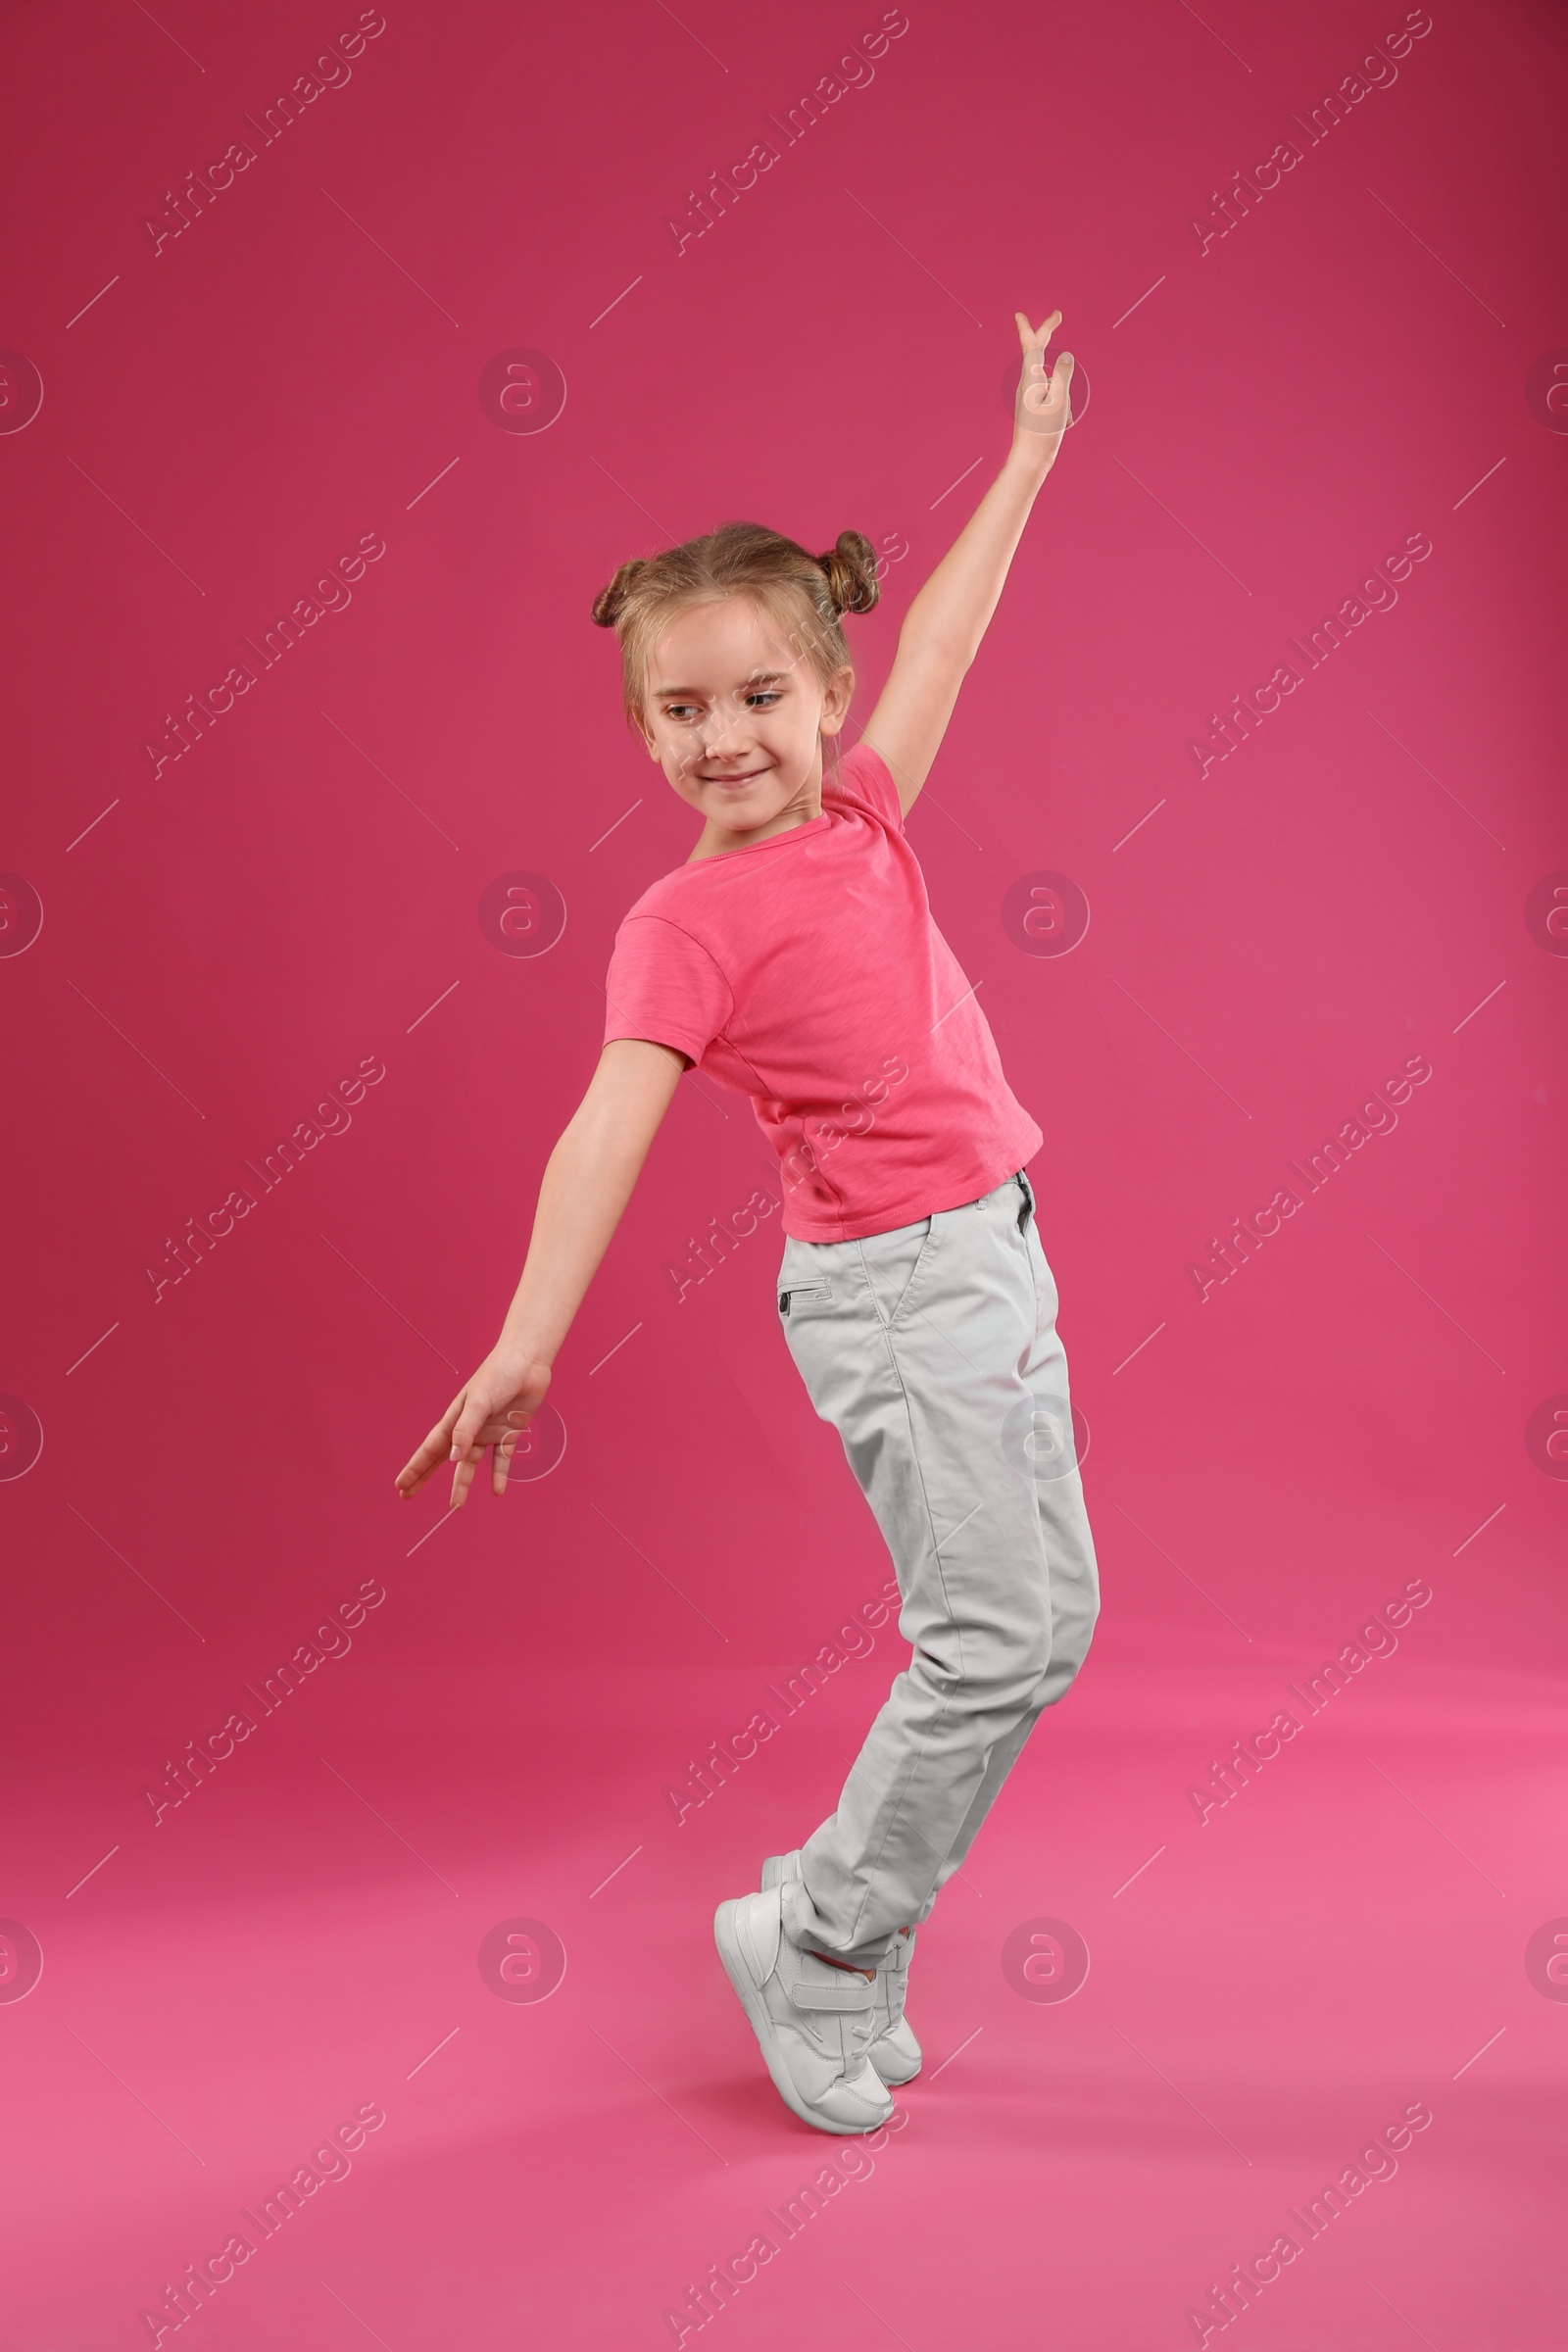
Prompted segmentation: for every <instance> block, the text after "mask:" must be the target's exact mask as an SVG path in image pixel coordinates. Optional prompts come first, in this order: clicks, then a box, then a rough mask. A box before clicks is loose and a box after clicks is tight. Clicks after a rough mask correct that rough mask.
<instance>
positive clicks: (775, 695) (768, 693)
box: [746, 686, 780, 709]
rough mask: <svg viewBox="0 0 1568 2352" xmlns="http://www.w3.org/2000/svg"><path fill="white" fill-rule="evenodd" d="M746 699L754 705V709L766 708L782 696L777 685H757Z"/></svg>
mask: <svg viewBox="0 0 1568 2352" xmlns="http://www.w3.org/2000/svg"><path fill="white" fill-rule="evenodd" d="M746 699H747V701H748V702H749V703H750V704H751V705H752V706H753V707H754V709H755V708H759V707H760V708H764V709H765V708H766V707H767V706H769V705H771V704H773V703H776V702H777V701H778V700H779V699H780V697H779V692H778V689H777V687H776V686H757V687H754V688H753V690H752V692H751V693H750V694H749V695H748V696H747V698H746Z"/></svg>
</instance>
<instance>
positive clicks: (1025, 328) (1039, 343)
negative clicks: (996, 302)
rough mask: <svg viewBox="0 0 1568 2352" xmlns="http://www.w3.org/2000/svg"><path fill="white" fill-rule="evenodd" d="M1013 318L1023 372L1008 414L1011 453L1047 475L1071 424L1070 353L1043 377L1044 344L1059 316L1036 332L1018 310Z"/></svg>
mask: <svg viewBox="0 0 1568 2352" xmlns="http://www.w3.org/2000/svg"><path fill="white" fill-rule="evenodd" d="M1013 317H1014V319H1016V320H1017V322H1018V340H1019V342H1020V343H1021V344H1022V345H1023V372H1022V374H1021V375H1020V376H1019V379H1018V398H1017V401H1016V403H1015V404H1014V407H1013V412H1012V454H1013V456H1014V457H1015V458H1022V459H1025V460H1026V461H1027V462H1028V464H1029V465H1030V466H1032V467H1034V468H1035V469H1036V470H1037V471H1039V472H1041V473H1049V472H1050V470H1051V467H1052V466H1054V464H1055V461H1056V452H1057V450H1058V449H1059V448H1060V447H1061V437H1062V435H1063V433H1064V432H1065V431H1066V429H1067V427H1068V425H1069V424H1070V423H1071V422H1072V408H1071V405H1070V402H1069V398H1068V392H1069V387H1070V386H1071V383H1072V353H1071V352H1070V351H1064V352H1062V353H1061V354H1060V356H1059V357H1058V359H1057V361H1056V364H1055V366H1054V368H1053V369H1052V370H1051V373H1050V374H1049V375H1047V373H1046V345H1047V344H1048V343H1049V342H1050V341H1051V338H1052V336H1053V335H1054V333H1055V331H1056V329H1057V327H1058V326H1059V325H1060V324H1061V313H1060V312H1059V311H1053V312H1052V314H1051V317H1050V318H1049V319H1046V320H1045V322H1044V324H1043V325H1042V326H1041V327H1040V328H1039V330H1038V332H1037V331H1036V329H1035V328H1034V327H1032V326H1031V325H1030V323H1029V321H1028V319H1026V318H1025V316H1024V314H1023V312H1022V311H1014V313H1013Z"/></svg>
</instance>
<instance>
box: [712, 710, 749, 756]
mask: <svg viewBox="0 0 1568 2352" xmlns="http://www.w3.org/2000/svg"><path fill="white" fill-rule="evenodd" d="M749 715H750V714H749V712H748V711H746V709H745V707H744V705H742V704H739V703H734V702H720V703H715V704H714V705H713V708H712V711H711V712H710V714H709V717H708V721H707V723H706V725H705V726H704V728H703V759H704V760H705V761H706V760H737V759H739V758H741V757H742V755H743V754H744V753H745V752H746V751H748V750H749V749H750V744H751V739H750V735H749V733H748V729H747V724H746V721H747V719H748V717H749Z"/></svg>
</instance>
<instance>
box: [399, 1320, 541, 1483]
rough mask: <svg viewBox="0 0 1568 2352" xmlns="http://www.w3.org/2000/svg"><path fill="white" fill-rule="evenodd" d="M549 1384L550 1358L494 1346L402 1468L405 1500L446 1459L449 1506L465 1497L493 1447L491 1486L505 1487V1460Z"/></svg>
mask: <svg viewBox="0 0 1568 2352" xmlns="http://www.w3.org/2000/svg"><path fill="white" fill-rule="evenodd" d="M549 1386H550V1367H549V1365H548V1364H542V1363H537V1362H533V1361H531V1360H529V1359H527V1358H519V1357H518V1356H517V1355H516V1354H515V1353H512V1352H510V1351H507V1352H504V1351H503V1350H501V1349H499V1348H493V1349H492V1350H491V1352H490V1353H489V1354H488V1355H487V1356H486V1357H485V1359H484V1362H483V1363H482V1364H481V1365H480V1366H479V1369H478V1370H477V1372H475V1373H474V1375H473V1378H472V1379H471V1380H470V1381H469V1382H468V1383H467V1385H466V1388H462V1389H460V1390H459V1391H458V1394H457V1395H456V1397H453V1399H452V1402H451V1403H450V1404H449V1405H448V1406H447V1409H446V1411H445V1412H444V1413H443V1414H442V1416H441V1418H440V1420H439V1421H438V1422H437V1423H436V1425H435V1427H434V1429H432V1430H431V1432H430V1435H429V1436H428V1437H427V1438H426V1439H425V1441H424V1444H423V1445H422V1446H420V1447H419V1450H418V1452H417V1454H415V1456H414V1458H413V1460H412V1461H410V1462H409V1464H408V1465H407V1467H406V1468H405V1469H403V1470H401V1471H400V1472H399V1473H398V1477H397V1490H398V1493H399V1494H400V1495H402V1496H403V1499H404V1500H405V1502H407V1501H408V1500H410V1499H411V1497H412V1496H414V1495H417V1493H418V1492H419V1489H420V1488H421V1487H422V1486H423V1485H424V1482H425V1480H426V1479H427V1478H429V1477H431V1476H432V1475H433V1473H434V1472H435V1471H436V1470H438V1469H439V1468H440V1466H441V1464H442V1463H443V1462H447V1461H450V1462H453V1463H455V1464H456V1468H455V1469H454V1471H453V1474H452V1500H451V1502H450V1504H449V1505H448V1508H449V1509H451V1510H459V1509H461V1507H462V1505H463V1504H464V1503H465V1502H466V1499H467V1494H468V1489H469V1487H470V1486H471V1485H472V1484H473V1474H474V1472H475V1470H477V1469H478V1467H479V1462H480V1457H481V1456H482V1454H483V1453H484V1451H485V1449H486V1448H487V1447H488V1448H489V1449H490V1492H491V1493H492V1495H504V1494H505V1493H506V1491H507V1465H508V1463H509V1462H510V1461H511V1459H512V1454H513V1448H514V1447H515V1445H516V1443H517V1437H518V1433H519V1432H520V1431H521V1430H522V1429H523V1428H524V1427H525V1425H526V1424H527V1423H528V1421H530V1420H531V1419H532V1417H533V1415H534V1414H535V1413H536V1412H537V1411H538V1410H539V1407H540V1405H541V1404H542V1403H543V1402H544V1396H545V1391H546V1390H547V1389H548V1388H549Z"/></svg>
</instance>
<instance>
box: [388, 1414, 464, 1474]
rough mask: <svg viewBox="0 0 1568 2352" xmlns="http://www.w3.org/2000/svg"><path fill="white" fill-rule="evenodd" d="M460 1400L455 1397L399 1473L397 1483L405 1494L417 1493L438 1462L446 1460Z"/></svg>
mask: <svg viewBox="0 0 1568 2352" xmlns="http://www.w3.org/2000/svg"><path fill="white" fill-rule="evenodd" d="M458 1402H459V1400H458V1399H457V1398H456V1397H454V1399H453V1401H452V1402H451V1404H449V1405H448V1407H447V1409H446V1411H445V1412H444V1413H443V1414H442V1416H441V1418H440V1420H439V1421H438V1422H437V1423H436V1425H435V1427H434V1429H432V1430H431V1432H430V1434H429V1436H428V1437H427V1438H426V1439H425V1441H424V1444H423V1445H422V1446H420V1447H419V1449H418V1451H417V1453H415V1454H413V1455H411V1457H410V1459H409V1461H408V1462H407V1463H406V1465H405V1466H404V1468H403V1469H402V1470H401V1471H400V1472H399V1473H398V1479H397V1484H398V1486H399V1487H400V1488H402V1490H403V1492H404V1494H405V1495H413V1494H416V1493H417V1491H418V1489H419V1488H420V1487H422V1486H423V1484H424V1482H425V1480H426V1479H427V1478H428V1477H429V1475H430V1473H431V1471H432V1470H433V1469H434V1468H435V1467H436V1465H437V1463H438V1462H444V1461H445V1460H446V1458H447V1455H448V1453H449V1452H450V1450H451V1446H452V1429H453V1424H454V1422H455V1420H456V1418H457V1413H458Z"/></svg>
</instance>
